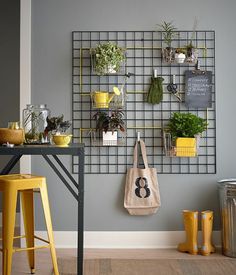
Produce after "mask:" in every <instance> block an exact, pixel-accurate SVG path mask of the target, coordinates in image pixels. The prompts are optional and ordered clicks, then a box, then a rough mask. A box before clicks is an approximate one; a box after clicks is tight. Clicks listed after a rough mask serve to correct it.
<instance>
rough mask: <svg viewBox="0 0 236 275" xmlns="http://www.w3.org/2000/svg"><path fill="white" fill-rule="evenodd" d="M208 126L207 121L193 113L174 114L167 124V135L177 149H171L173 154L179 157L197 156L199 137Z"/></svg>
mask: <svg viewBox="0 0 236 275" xmlns="http://www.w3.org/2000/svg"><path fill="white" fill-rule="evenodd" d="M207 125H208V123H207V120H206V119H203V118H201V117H199V116H196V115H194V114H192V113H179V112H175V113H173V114H172V116H171V118H170V120H169V123H168V124H167V128H168V131H167V135H166V136H167V137H169V138H171V140H172V141H173V142H174V143H175V147H173V148H169V149H170V150H172V154H174V155H176V156H179V157H181V156H182V157H186V156H190V157H192V156H196V155H197V149H198V147H199V144H198V143H199V137H200V135H201V134H202V133H203V132H204V131H205V130H206V129H207ZM168 143H169V144H170V141H169V142H168ZM165 145H166V143H165ZM173 150H174V151H173Z"/></svg>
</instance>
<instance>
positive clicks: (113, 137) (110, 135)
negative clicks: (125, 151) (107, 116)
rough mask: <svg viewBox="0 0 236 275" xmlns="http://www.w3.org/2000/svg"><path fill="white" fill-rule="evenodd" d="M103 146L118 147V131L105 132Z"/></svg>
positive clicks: (103, 133)
mask: <svg viewBox="0 0 236 275" xmlns="http://www.w3.org/2000/svg"><path fill="white" fill-rule="evenodd" d="M102 144H103V145H106V146H111V145H117V131H113V132H112V131H107V132H105V131H103V132H102Z"/></svg>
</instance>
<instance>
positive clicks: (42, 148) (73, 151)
mask: <svg viewBox="0 0 236 275" xmlns="http://www.w3.org/2000/svg"><path fill="white" fill-rule="evenodd" d="M83 153H84V144H83V143H72V144H70V145H68V146H57V145H51V144H50V145H49V144H47V145H44V144H42V145H28V144H27V145H16V146H14V147H6V146H0V155H80V154H83Z"/></svg>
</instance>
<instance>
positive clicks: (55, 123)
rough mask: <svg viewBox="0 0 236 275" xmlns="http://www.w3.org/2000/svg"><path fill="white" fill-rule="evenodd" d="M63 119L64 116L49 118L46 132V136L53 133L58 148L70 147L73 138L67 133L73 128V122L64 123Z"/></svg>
mask: <svg viewBox="0 0 236 275" xmlns="http://www.w3.org/2000/svg"><path fill="white" fill-rule="evenodd" d="M63 118H64V116H63V115H61V116H58V117H51V118H50V117H47V127H46V128H45V130H44V132H45V135H48V134H49V133H51V137H52V142H53V143H54V144H55V145H57V146H68V145H69V144H70V142H71V138H72V135H71V134H67V133H66V131H67V130H68V129H69V128H70V126H71V121H69V120H67V121H63Z"/></svg>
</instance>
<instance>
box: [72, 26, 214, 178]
mask: <svg viewBox="0 0 236 275" xmlns="http://www.w3.org/2000/svg"><path fill="white" fill-rule="evenodd" d="M190 37H191V40H192V43H193V44H194V46H195V48H196V49H197V50H198V61H199V63H200V65H201V70H202V71H211V72H212V107H211V108H207V109H206V108H205V109H204V108H189V107H186V105H185V102H184V98H185V72H186V71H193V70H195V64H193V63H183V64H177V63H170V64H169V63H165V62H164V61H163V59H162V48H163V47H164V41H163V37H162V33H161V32H155V31H74V32H73V33H72V121H73V141H74V142H83V143H84V144H85V173H87V174H112V173H114V174H120V173H126V171H127V168H128V167H131V166H132V159H133V147H134V144H135V142H136V139H137V132H140V137H141V138H142V139H143V140H144V141H145V144H146V147H147V154H148V161H149V165H150V166H152V167H156V168H157V170H158V173H163V174H169V173H177V174H214V173H216V129H215V127H216V121H215V33H214V31H196V32H195V33H194V38H192V32H191V31H179V32H178V36H176V38H174V39H173V41H172V46H173V47H174V48H178V47H184V46H185V45H186V44H187V43H189V40H190ZM108 41H110V42H112V43H115V44H117V45H119V46H120V47H123V48H125V49H126V61H125V64H124V69H123V71H121V72H120V73H116V74H108V75H104V76H98V75H96V74H95V73H94V72H93V71H92V69H91V67H92V61H91V55H90V50H91V49H92V48H94V47H96V46H97V45H99V44H102V43H106V42H108ZM154 69H155V70H157V74H158V76H161V77H162V78H163V79H164V81H163V99H162V101H161V102H160V103H159V104H155V105H153V104H149V103H147V101H146V96H147V93H148V90H149V87H150V79H151V77H152V76H153V70H154ZM127 73H130V74H132V75H131V77H130V78H129V79H128V81H127V82H126V85H125V92H126V95H127V98H126V106H125V108H124V114H125V122H126V133H125V136H120V140H121V141H122V142H121V144H119V145H118V146H98V144H94V142H93V141H94V137H97V138H99V136H98V135H97V133H96V132H95V131H94V130H95V128H96V122H95V120H94V119H93V117H94V114H95V112H96V110H95V109H94V108H93V106H92V101H91V92H93V91H112V89H113V87H114V86H118V87H121V85H122V84H123V81H124V75H125V74H127ZM173 75H175V83H176V84H177V87H178V91H179V95H180V98H181V101H179V99H178V98H177V97H176V96H175V95H173V94H172V93H170V92H169V91H168V90H167V85H168V84H169V83H171V81H172V76H173ZM173 112H185V113H189V112H191V113H193V114H196V115H198V116H200V117H202V118H204V119H206V120H207V121H208V128H207V130H206V131H205V132H204V134H203V136H202V137H201V143H200V149H199V153H198V156H197V157H170V156H166V155H165V151H164V147H163V146H164V144H163V143H164V142H163V129H164V128H165V127H166V125H167V123H168V121H169V119H170V117H171V114H172V113H173ZM72 166H73V172H77V171H78V163H77V162H76V158H73V164H72Z"/></svg>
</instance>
